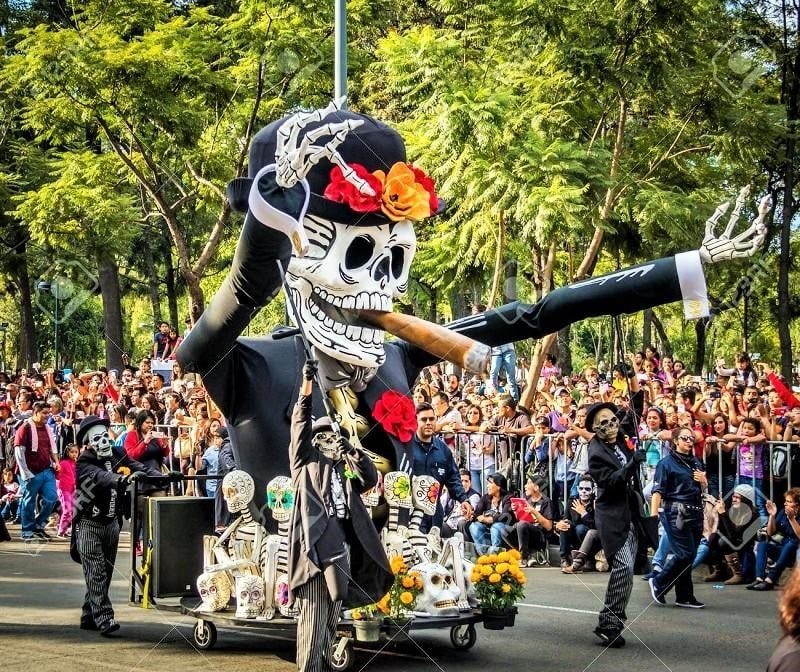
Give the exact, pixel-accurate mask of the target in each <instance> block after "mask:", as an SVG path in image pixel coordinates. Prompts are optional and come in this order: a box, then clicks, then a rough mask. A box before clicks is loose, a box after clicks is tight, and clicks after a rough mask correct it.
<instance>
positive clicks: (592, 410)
mask: <svg viewBox="0 0 800 672" xmlns="http://www.w3.org/2000/svg"><path fill="white" fill-rule="evenodd" d="M604 408H607V409H608V410H609V411H611V412H612V413H613V414H614V415H616V414H617V411H618V410H619V409H618V408H617V406H616V405H615V404H612V403H611V402H610V401H604V402H603V403H601V404H593V405H591V406H589V410H588V411H586V422H585V423H584V425H583V426H584V427H586V429H587V430H588V431H592V425H593V424H594V416H595V415H597V413H598V411H602V410H603V409H604Z"/></svg>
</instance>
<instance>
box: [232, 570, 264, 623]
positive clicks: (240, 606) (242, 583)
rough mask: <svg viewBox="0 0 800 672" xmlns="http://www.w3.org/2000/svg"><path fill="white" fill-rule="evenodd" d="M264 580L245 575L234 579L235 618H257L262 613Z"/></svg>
mask: <svg viewBox="0 0 800 672" xmlns="http://www.w3.org/2000/svg"><path fill="white" fill-rule="evenodd" d="M265 604H266V596H265V595H264V579H262V578H261V577H260V576H254V575H252V574H247V575H245V576H239V577H237V579H236V618H258V617H259V616H261V614H262V613H263V612H264V605H265Z"/></svg>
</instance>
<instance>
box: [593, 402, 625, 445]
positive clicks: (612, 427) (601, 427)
mask: <svg viewBox="0 0 800 672" xmlns="http://www.w3.org/2000/svg"><path fill="white" fill-rule="evenodd" d="M592 431H593V432H594V433H595V434H597V438H599V439H600V440H601V441H605V442H606V443H614V441H616V440H617V434H618V433H619V420H617V416H616V415H614V412H613V411H612V410H611V409H609V408H601V409H600V410H599V411H597V413H595V416H594V419H593V421H592Z"/></svg>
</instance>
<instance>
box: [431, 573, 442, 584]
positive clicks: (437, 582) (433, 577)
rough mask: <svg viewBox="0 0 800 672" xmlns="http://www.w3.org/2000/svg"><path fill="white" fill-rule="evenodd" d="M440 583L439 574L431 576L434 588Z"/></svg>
mask: <svg viewBox="0 0 800 672" xmlns="http://www.w3.org/2000/svg"><path fill="white" fill-rule="evenodd" d="M441 582H442V577H441V576H440V575H439V574H434V575H433V576H431V583H432V584H433V585H434V586H438V585H439V584H440V583H441Z"/></svg>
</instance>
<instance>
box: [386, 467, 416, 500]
mask: <svg viewBox="0 0 800 672" xmlns="http://www.w3.org/2000/svg"><path fill="white" fill-rule="evenodd" d="M383 496H384V497H386V501H387V502H388V503H389V505H390V506H398V507H400V508H401V509H410V508H411V506H412V503H413V502H412V499H411V478H410V477H409V475H408V474H407V473H406V472H404V471H390V472H389V473H388V474H386V475H385V476H384V477H383Z"/></svg>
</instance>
